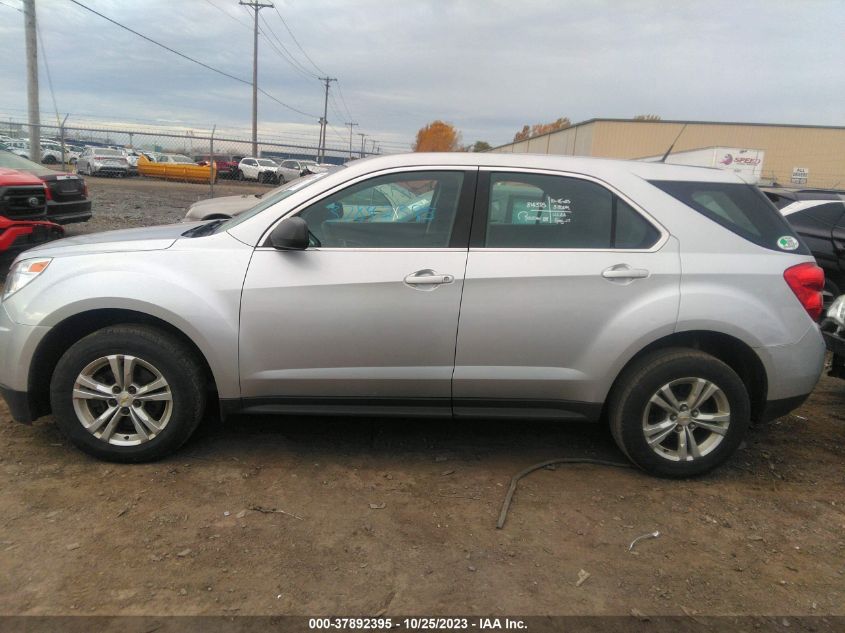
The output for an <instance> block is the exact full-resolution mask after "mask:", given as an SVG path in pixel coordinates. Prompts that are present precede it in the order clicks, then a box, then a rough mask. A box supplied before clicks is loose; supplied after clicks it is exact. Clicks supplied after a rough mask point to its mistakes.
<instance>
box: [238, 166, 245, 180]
mask: <svg viewBox="0 0 845 633" xmlns="http://www.w3.org/2000/svg"><path fill="white" fill-rule="evenodd" d="M243 179H244V172H242V171H241V170H240V169H239V170H238V180H241V181H242V180H243Z"/></svg>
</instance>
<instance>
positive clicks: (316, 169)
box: [276, 159, 326, 183]
mask: <svg viewBox="0 0 845 633" xmlns="http://www.w3.org/2000/svg"><path fill="white" fill-rule="evenodd" d="M325 171H326V168H325V167H321V166H320V165H318V164H317V163H316V162H314V161H313V160H293V159H290V160H283V161H282V163H281V165H279V167H278V168H277V169H276V181H277V182H279V183H285V182H288V181H290V180H296V179H297V178H300V177H302V176H307V175H309V174H321V173H323V172H325Z"/></svg>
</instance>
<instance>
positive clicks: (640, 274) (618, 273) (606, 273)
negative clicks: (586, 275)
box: [601, 264, 649, 279]
mask: <svg viewBox="0 0 845 633" xmlns="http://www.w3.org/2000/svg"><path fill="white" fill-rule="evenodd" d="M648 275H649V272H648V271H647V270H646V269H645V268H631V267H630V266H628V264H616V265H615V266H611V267H610V268H605V269H604V270H603V271H602V273H601V276H602V277H604V278H605V279H644V278H645V277H648Z"/></svg>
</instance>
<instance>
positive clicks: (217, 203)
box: [182, 176, 319, 222]
mask: <svg viewBox="0 0 845 633" xmlns="http://www.w3.org/2000/svg"><path fill="white" fill-rule="evenodd" d="M317 177H319V176H312V178H317ZM304 182H305V180H299V181H297V182H296V183H286V184H284V185H281V186H280V187H276V188H275V189H271V190H270V191H265V192H264V193H255V194H242V195H240V196H223V197H221V198H209V199H208V200H200V201H199V202H195V203H193V204H192V205H191V206H190V207H188V212H187V213H186V214H185V218H184V219H183V220H182V221H183V222H197V221H201V220H219V219H224V220H227V219H229V218H231V217H234V216H236V215H240V214H241V213H243V212H244V211H248V210H249V209H251V208H252V207H254V206H255V205H257V204H262V203H264V202H270V201H275V200H276V199H282V198H283V197H285V196H287V194H286V193H285V192H286V190H287V189H289V188H290V187H291V186H292V185H293V184H296V185H297V186H299V185H300V184H302V183H304Z"/></svg>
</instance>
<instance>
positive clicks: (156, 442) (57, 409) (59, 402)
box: [50, 325, 205, 462]
mask: <svg viewBox="0 0 845 633" xmlns="http://www.w3.org/2000/svg"><path fill="white" fill-rule="evenodd" d="M203 382H204V381H203V372H202V370H201V369H200V366H199V363H198V362H197V360H196V359H195V358H194V354H193V351H192V350H191V349H189V348H188V347H187V346H186V345H185V344H184V343H182V341H180V340H179V339H177V338H176V337H174V336H172V335H170V334H168V333H167V332H164V331H162V330H159V329H157V328H152V327H149V326H144V325H119V326H112V327H107V328H104V329H102V330H99V331H97V332H94V333H93V334H90V335H88V336H86V337H85V338H83V339H81V340H80V341H78V342H77V343H75V344H74V345H73V346H71V348H70V349H68V351H67V352H65V354H64V355H63V356H62V358H61V359H60V360H59V363H58V364H57V365H56V369H55V371H54V372H53V378H52V381H51V384H50V400H51V404H52V406H53V413H54V415H55V418H56V421H57V423H58V425H59V427H60V428H61V429H62V431H63V432H64V433H65V434H66V435H67V436H68V437H69V438H70V440H71V441H72V442H73V443H74V444H76V446H78V447H79V448H81V449H82V450H83V451H85V452H86V453H88V454H90V455H93V456H95V457H98V458H100V459H105V460H109V461H117V462H143V461H150V460H155V459H159V458H161V457H164V456H165V455H167V454H169V453H171V452H173V451H175V450H176V449H177V448H179V447H180V446H181V445H182V444H183V443H184V442H185V441H186V440H187V439H188V438H189V437H190V436H191V434H192V433H193V432H194V429H195V428H196V427H197V425H198V424H199V421H200V419H201V417H202V412H203V408H204V405H205V397H204V390H203Z"/></svg>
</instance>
